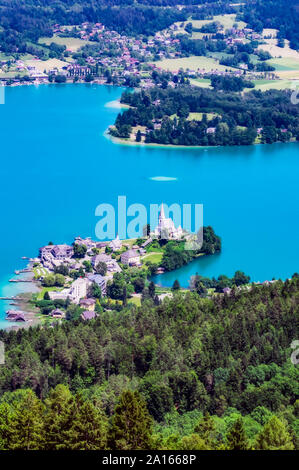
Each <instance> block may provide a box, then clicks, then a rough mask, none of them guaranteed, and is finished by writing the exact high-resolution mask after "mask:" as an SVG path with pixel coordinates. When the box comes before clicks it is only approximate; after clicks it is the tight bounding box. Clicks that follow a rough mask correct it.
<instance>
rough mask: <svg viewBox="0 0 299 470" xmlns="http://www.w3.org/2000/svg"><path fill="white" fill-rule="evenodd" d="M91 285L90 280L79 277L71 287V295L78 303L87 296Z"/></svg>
mask: <svg viewBox="0 0 299 470" xmlns="http://www.w3.org/2000/svg"><path fill="white" fill-rule="evenodd" d="M89 286H90V281H89V280H88V279H86V278H81V277H79V278H78V279H76V280H75V281H74V282H73V283H72V285H71V287H70V289H69V297H70V299H71V300H72V301H73V302H74V303H75V304H78V303H79V302H80V300H81V299H83V298H84V297H86V296H87V290H88V287H89Z"/></svg>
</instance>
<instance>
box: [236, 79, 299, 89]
mask: <svg viewBox="0 0 299 470" xmlns="http://www.w3.org/2000/svg"><path fill="white" fill-rule="evenodd" d="M254 84H255V89H256V90H261V91H267V90H285V89H288V88H292V86H294V81H293V80H254ZM298 84H299V81H298ZM250 90H252V88H251V89H250V88H247V89H245V90H244V91H245V92H247V91H250Z"/></svg>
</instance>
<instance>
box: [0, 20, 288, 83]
mask: <svg viewBox="0 0 299 470" xmlns="http://www.w3.org/2000/svg"><path fill="white" fill-rule="evenodd" d="M187 29H188V28H187V24H181V25H178V24H173V25H172V26H171V27H170V28H168V29H166V30H163V31H160V32H157V33H156V34H154V35H153V36H152V37H144V36H140V37H136V38H135V37H130V36H126V35H124V34H119V33H118V32H116V31H113V30H109V29H107V28H105V26H104V25H102V24H101V23H95V24H91V23H88V22H85V23H82V24H81V25H78V26H74V27H72V29H70V27H66V26H61V25H58V24H56V25H54V26H53V37H52V38H45V39H44V40H43V38H42V39H41V40H40V44H39V47H42V48H44V49H43V50H42V53H43V54H44V56H45V57H44V58H43V59H41V58H40V57H38V56H32V57H31V58H30V60H29V59H28V58H22V56H21V55H19V54H16V55H15V57H9V58H8V59H5V58H4V57H3V55H1V59H0V72H2V73H0V81H1V84H2V85H11V86H18V85H26V84H27V85H28V84H32V83H34V84H45V83H74V82H75V83H77V82H82V81H83V82H93V83H95V84H112V85H125V86H132V87H136V86H138V87H140V88H145V89H146V88H150V87H152V86H154V85H157V83H155V81H154V80H153V79H152V72H153V71H156V72H158V73H163V74H164V75H165V77H164V78H166V80H167V81H168V83H167V84H168V86H175V83H174V81H173V76H174V75H177V74H179V73H180V74H181V76H183V78H185V79H190V78H191V79H208V78H210V77H211V75H222V76H223V75H229V76H242V75H244V73H245V74H247V76H248V77H250V79H252V80H277V79H279V76H278V75H277V74H276V73H274V72H272V71H261V72H257V71H251V70H248V65H247V64H246V63H240V64H238V66H236V67H231V66H229V67H225V66H223V65H220V63H219V60H218V59H219V58H215V57H214V56H211V57H202V59H201V57H198V59H199V60H198V61H197V60H195V61H192V60H190V65H189V62H186V64H185V63H184V62H182V67H179V65H180V60H182V59H184V58H186V60H187V59H188V56H189V55H190V54H188V53H186V51H184V49H183V48H182V40H183V39H184V38H186V35H187ZM195 34H200V35H201V36H200V37H201V38H205V39H206V40H208V39H210V38H212V39H213V40H215V41H216V39H214V36H215V35H212V34H208V33H206V34H203V33H195ZM219 34H220V35H221V37H223V40H224V42H225V44H226V46H227V47H228V48H233V47H237V46H238V45H240V44H241V45H242V44H247V43H249V42H250V41H256V43H258V42H262V40H263V37H262V36H261V35H260V34H257V33H255V32H254V31H253V30H251V29H250V28H246V27H241V28H240V27H239V28H238V27H231V28H229V29H226V30H224V28H223V27H222V26H221V25H220V26H219V29H218V31H217V34H216V36H215V38H216V37H218V36H219ZM217 35H218V36H217ZM192 37H193V36H192V35H191V36H190V38H192ZM196 37H197V36H196ZM53 45H54V46H53ZM259 47H261V46H259ZM219 54H220V55H221V53H219ZM47 55H48V57H46V56H47ZM45 59H46V60H45ZM171 61H173V63H177V64H178V66H177V67H176V68H173V67H172V65H171V66H169V67H168V64H172V62H171ZM197 62H198V63H197ZM164 63H165V65H164ZM167 74H168V77H167V76H166V75H167ZM193 84H196V83H195V82H193ZM197 84H198V85H199V86H200V83H197ZM158 85H159V84H158ZM163 86H165V82H164V84H163Z"/></svg>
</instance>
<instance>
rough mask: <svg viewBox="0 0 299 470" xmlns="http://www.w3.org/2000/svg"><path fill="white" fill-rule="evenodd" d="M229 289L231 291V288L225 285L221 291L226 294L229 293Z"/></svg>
mask: <svg viewBox="0 0 299 470" xmlns="http://www.w3.org/2000/svg"><path fill="white" fill-rule="evenodd" d="M231 291H232V290H231V288H230V287H225V288H224V289H223V291H222V292H223V293H224V294H226V295H230V293H231Z"/></svg>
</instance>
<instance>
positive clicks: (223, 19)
mask: <svg viewBox="0 0 299 470" xmlns="http://www.w3.org/2000/svg"><path fill="white" fill-rule="evenodd" d="M215 21H218V23H220V24H221V25H222V26H223V28H224V29H230V28H232V27H233V25H234V24H235V23H237V24H238V28H239V29H242V28H245V26H246V23H244V21H236V15H235V14H234V13H232V14H227V15H215V16H214V17H213V19H211V20H191V21H187V23H192V26H193V27H194V28H197V29H200V28H201V27H202V26H204V25H205V24H208V23H214V22H215Z"/></svg>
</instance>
